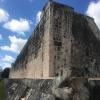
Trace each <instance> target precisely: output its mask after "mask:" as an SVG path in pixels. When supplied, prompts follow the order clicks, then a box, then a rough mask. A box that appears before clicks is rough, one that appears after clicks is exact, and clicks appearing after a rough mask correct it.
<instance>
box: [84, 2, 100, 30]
mask: <svg viewBox="0 0 100 100" xmlns="http://www.w3.org/2000/svg"><path fill="white" fill-rule="evenodd" d="M86 14H87V15H89V16H91V17H93V18H94V20H95V22H96V24H97V25H98V27H99V29H100V0H99V1H98V2H94V1H91V2H90V4H89V6H88V9H87V11H86Z"/></svg>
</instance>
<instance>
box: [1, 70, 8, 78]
mask: <svg viewBox="0 0 100 100" xmlns="http://www.w3.org/2000/svg"><path fill="white" fill-rule="evenodd" d="M9 72H10V68H5V69H4V70H3V71H2V73H1V77H2V78H9Z"/></svg>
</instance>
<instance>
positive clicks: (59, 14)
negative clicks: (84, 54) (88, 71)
mask: <svg viewBox="0 0 100 100" xmlns="http://www.w3.org/2000/svg"><path fill="white" fill-rule="evenodd" d="M52 9H53V11H52V16H51V44H52V45H51V47H50V48H51V52H50V54H51V55H50V56H51V58H52V61H51V63H52V66H53V67H54V76H55V75H58V74H62V71H63V69H65V68H66V69H67V68H69V67H70V60H71V34H72V20H73V8H71V7H67V6H64V5H60V4H57V3H54V4H53V6H52Z"/></svg>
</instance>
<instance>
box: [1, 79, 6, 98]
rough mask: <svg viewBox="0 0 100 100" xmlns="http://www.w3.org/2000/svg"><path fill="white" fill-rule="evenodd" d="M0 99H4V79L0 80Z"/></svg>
mask: <svg viewBox="0 0 100 100" xmlns="http://www.w3.org/2000/svg"><path fill="white" fill-rule="evenodd" d="M0 100H6V95H5V88H4V81H3V80H0Z"/></svg>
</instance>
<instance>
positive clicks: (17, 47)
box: [1, 36, 27, 53]
mask: <svg viewBox="0 0 100 100" xmlns="http://www.w3.org/2000/svg"><path fill="white" fill-rule="evenodd" d="M9 40H10V42H11V44H10V45H9V46H1V50H5V51H11V52H14V53H19V52H20V51H21V50H22V48H23V46H24V45H25V43H26V42H27V40H26V39H22V38H17V37H16V36H9Z"/></svg>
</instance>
